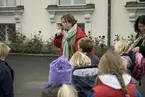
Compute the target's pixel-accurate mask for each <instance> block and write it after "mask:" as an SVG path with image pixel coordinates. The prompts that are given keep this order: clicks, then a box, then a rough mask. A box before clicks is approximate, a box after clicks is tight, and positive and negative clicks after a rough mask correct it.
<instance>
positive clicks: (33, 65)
mask: <svg viewBox="0 0 145 97" xmlns="http://www.w3.org/2000/svg"><path fill="white" fill-rule="evenodd" d="M53 59H54V57H34V56H18V55H15V56H14V55H13V56H12V55H11V56H9V57H8V60H7V61H8V63H10V65H11V66H12V68H13V69H14V71H15V83H14V86H15V97H40V94H41V89H42V87H43V85H44V84H45V83H46V82H47V78H48V77H47V76H48V65H49V63H50V62H51V61H52V60H53Z"/></svg>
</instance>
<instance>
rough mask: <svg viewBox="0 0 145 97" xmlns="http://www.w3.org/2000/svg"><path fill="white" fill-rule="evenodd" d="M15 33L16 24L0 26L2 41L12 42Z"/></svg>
mask: <svg viewBox="0 0 145 97" xmlns="http://www.w3.org/2000/svg"><path fill="white" fill-rule="evenodd" d="M15 32H16V30H15V24H0V41H6V40H10V39H11V38H12V37H13V34H14V33H15Z"/></svg>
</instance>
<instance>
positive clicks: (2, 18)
mask: <svg viewBox="0 0 145 97" xmlns="http://www.w3.org/2000/svg"><path fill="white" fill-rule="evenodd" d="M0 23H15V19H14V16H13V15H7V14H5V13H4V14H1V15H0Z"/></svg>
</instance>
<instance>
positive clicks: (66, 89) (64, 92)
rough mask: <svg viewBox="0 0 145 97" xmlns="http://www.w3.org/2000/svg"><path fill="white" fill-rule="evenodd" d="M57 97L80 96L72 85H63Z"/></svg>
mask: <svg viewBox="0 0 145 97" xmlns="http://www.w3.org/2000/svg"><path fill="white" fill-rule="evenodd" d="M57 97H78V94H77V91H76V90H75V89H74V88H73V87H72V86H71V85H67V84H63V85H62V86H61V87H60V88H59V90H58V94H57Z"/></svg>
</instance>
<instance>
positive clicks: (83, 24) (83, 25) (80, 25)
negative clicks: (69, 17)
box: [78, 23, 85, 32]
mask: <svg viewBox="0 0 145 97" xmlns="http://www.w3.org/2000/svg"><path fill="white" fill-rule="evenodd" d="M78 26H79V27H81V28H82V30H83V31H84V32H85V23H78Z"/></svg>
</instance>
